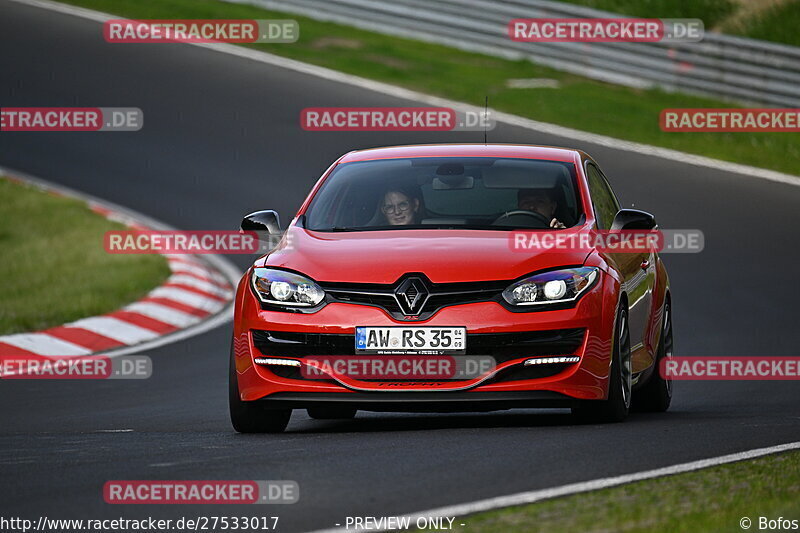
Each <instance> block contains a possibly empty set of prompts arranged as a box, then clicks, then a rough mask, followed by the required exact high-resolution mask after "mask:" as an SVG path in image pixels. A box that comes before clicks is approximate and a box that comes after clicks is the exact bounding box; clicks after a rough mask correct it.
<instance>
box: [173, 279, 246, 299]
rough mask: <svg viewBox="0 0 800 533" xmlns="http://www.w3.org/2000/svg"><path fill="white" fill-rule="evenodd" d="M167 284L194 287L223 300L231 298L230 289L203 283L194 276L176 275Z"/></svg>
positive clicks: (206, 282)
mask: <svg viewBox="0 0 800 533" xmlns="http://www.w3.org/2000/svg"><path fill="white" fill-rule="evenodd" d="M167 283H177V284H179V285H187V286H189V287H193V288H195V289H198V290H201V291H203V292H207V293H209V294H213V295H214V296H220V297H222V298H229V297H230V296H231V290H230V289H223V288H222V287H220V286H219V285H216V284H214V283H211V282H208V281H203V280H201V279H197V278H195V277H193V276H186V275H181V274H174V275H172V276H170V277H169V279H168V280H167Z"/></svg>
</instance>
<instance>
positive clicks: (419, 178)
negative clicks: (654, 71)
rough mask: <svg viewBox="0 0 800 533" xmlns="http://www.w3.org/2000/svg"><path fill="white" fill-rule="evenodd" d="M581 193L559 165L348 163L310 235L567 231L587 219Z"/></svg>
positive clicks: (317, 202)
mask: <svg viewBox="0 0 800 533" xmlns="http://www.w3.org/2000/svg"><path fill="white" fill-rule="evenodd" d="M576 190H577V188H576V178H575V166H574V165H573V164H572V163H564V162H560V161H544V160H534V159H513V158H491V157H479V158H463V157H445V158H429V157H425V158H409V159H383V160H374V161H359V162H353V163H344V164H341V165H338V166H337V167H336V168H335V169H334V171H333V173H332V174H331V175H330V176H329V177H328V179H327V180H326V181H325V183H324V184H323V185H322V187H321V188H320V190H319V191H318V192H317V194H316V195H315V196H314V199H313V200H312V202H311V205H310V206H309V208H308V210H307V212H306V219H305V227H306V228H308V229H310V230H314V231H369V230H386V229H431V228H434V229H435V228H440V229H459V228H463V229H491V230H510V229H515V228H516V229H547V228H550V227H551V226H552V227H558V228H561V227H570V226H574V225H575V224H577V223H578V222H579V221H580V219H581V216H582V210H581V205H580V201H579V197H578V195H577V194H576ZM553 219H555V220H556V221H557V224H555V223H553V222H552V221H553Z"/></svg>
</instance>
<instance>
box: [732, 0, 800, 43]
mask: <svg viewBox="0 0 800 533" xmlns="http://www.w3.org/2000/svg"><path fill="white" fill-rule="evenodd" d="M799 27H800V0H791V1H789V2H786V3H785V4H779V5H775V6H771V7H769V8H766V9H764V10H763V11H761V12H759V13H757V14H756V15H754V16H753V17H748V18H746V19H745V20H743V21H732V22H731V23H729V24H725V25H723V26H722V28H721V29H722V30H723V31H726V32H730V33H736V34H740V35H744V36H747V37H752V38H753V39H763V40H765V41H775V42H778V43H785V44H791V45H793V46H800V32H799V31H797V29H798V28H799Z"/></svg>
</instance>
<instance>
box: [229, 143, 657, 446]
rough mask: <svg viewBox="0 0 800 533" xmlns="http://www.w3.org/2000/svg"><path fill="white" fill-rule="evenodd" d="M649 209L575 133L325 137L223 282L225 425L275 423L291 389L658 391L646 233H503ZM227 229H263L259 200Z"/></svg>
mask: <svg viewBox="0 0 800 533" xmlns="http://www.w3.org/2000/svg"><path fill="white" fill-rule="evenodd" d="M655 228H656V222H655V220H654V218H653V216H652V215H650V214H648V213H645V212H643V211H636V210H631V209H620V206H619V202H618V201H617V198H616V196H615V195H614V193H613V191H612V190H611V187H610V186H609V183H608V180H607V179H606V177H605V176H604V174H603V172H602V171H601V170H600V168H599V166H598V165H597V163H595V162H594V161H593V160H592V159H591V157H589V156H588V155H587V154H585V153H583V152H581V151H578V150H570V149H563V148H551V147H539V146H524V145H498V144H489V145H477V144H475V145H473V144H466V145H457V144H447V145H420V146H400V147H390V148H378V149H371V150H359V151H353V152H350V153H348V154H345V155H344V156H342V157H340V158H339V159H338V160H337V161H336V162H335V163H334V164H333V165H332V166H331V167H330V168H329V169H328V170H327V171H326V172H325V174H324V175H323V176H322V177H321V178H320V180H319V181H318V182H317V184H316V186H315V187H314V188H313V190H312V191H311V193H310V194H309V196H308V198H307V199H306V200H305V202H304V203H303V205H302V206H301V207H300V210H299V211H298V213H297V215H296V216H295V218H294V219H293V220H292V221H291V223H290V224H289V227H288V228H287V229H286V231H285V233H283V234H282V235H283V236H282V238H280V241H279V243H278V245H277V246H276V247H275V248H274V249H272V250H271V252H270V253H268V254H267V255H265V256H263V257H261V258H259V259H258V260H257V261H256V262H255V263H254V264H253V266H252V267H251V268H250V269H249V270H248V271H247V272H246V274H245V275H244V277H243V278H242V280H241V282H240V283H239V286H238V292H237V296H236V311H235V319H234V331H233V343H232V349H231V358H230V414H231V420H232V423H233V427H234V428H235V429H236V430H237V431H240V432H276V431H283V430H284V429H285V428H286V425H287V424H288V421H289V418H290V416H291V412H292V409H307V410H308V413H309V415H310V416H311V417H313V418H350V417H353V416H355V414H356V411H357V410H359V409H361V410H369V411H414V412H417V411H420V412H421V411H436V412H445V411H488V410H497V409H510V408H518V407H560V408H570V409H572V412H573V413H574V414H575V415H576V417H578V418H579V419H581V420H588V421H597V422H614V421H621V420H623V419H624V418H625V417H626V416H627V414H628V412H629V410H630V409H631V406H632V404H633V405H634V406H635V407H636V408H637V409H640V410H649V411H665V410H666V409H667V408H668V407H669V404H670V400H671V396H672V385H671V383H670V381H669V380H668V379H664V378H663V377H662V376H661V374H660V372H659V371H658V364H659V361H660V360H661V359H663V358H665V357H670V356H671V355H672V316H671V311H670V309H671V307H670V288H669V281H668V278H667V273H666V270H665V268H664V265H663V263H662V261H661V259H660V258H659V256H658V254H657V252H656V251H654V250H652V249H647V250H639V251H636V252H635V253H631V252H627V253H621V252H620V253H616V252H609V251H608V250H605V249H599V248H597V247H592V246H590V247H589V248H586V247H585V246H576V247H571V248H569V247H549V248H536V247H534V248H532V249H531V248H524V247H523V248H522V249H520V247H519V246H517V244H519V243H520V242H528V241H527V240H526V239H528V238H530V237H531V236H544V235H556V236H566V237H580V236H581V235H589V234H592V235H594V234H596V233H598V230H600V232H602V230H610V231H611V232H614V231H617V230H644V231H653V230H654V229H655ZM242 229H243V230H245V231H259V232H269V233H270V234H271V235H273V236H278V235H281V230H280V227H279V223H278V216H277V214H276V213H275V212H274V211H258V212H256V213H252V214H250V215H248V216H247V217H245V219H244V220H243V221H242ZM593 232H594V233H593ZM520 235H521V236H522V240H521V241H518V240H517V239H519V238H520V237H519V236H520ZM582 242H586V241H582ZM589 242H594V241H589ZM351 363H355V364H351ZM404 364H405V365H406V366H405V367H404V366H403V365H404ZM426 365H427V366H426ZM470 366H471V370H470V368H468V367H470Z"/></svg>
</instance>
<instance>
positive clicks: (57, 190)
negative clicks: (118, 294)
mask: <svg viewBox="0 0 800 533" xmlns="http://www.w3.org/2000/svg"><path fill="white" fill-rule="evenodd" d="M0 175H3V176H5V177H6V178H8V179H10V180H12V181H17V182H20V183H25V184H29V185H33V186H35V187H37V188H40V189H42V190H44V191H46V192H48V193H50V194H54V195H57V196H64V197H69V198H77V199H80V200H83V201H85V202H86V203H87V204H88V206H89V208H90V209H92V211H95V212H96V213H98V214H100V215H102V216H104V217H106V218H107V219H109V220H113V221H116V222H121V223H123V224H125V225H126V226H127V227H128V228H130V229H139V230H170V229H173V228H170V227H168V226H166V225H165V224H163V223H160V222H158V221H155V220H152V219H150V218H148V217H146V216H144V215H140V214H138V213H135V212H133V211H131V210H129V209H126V208H123V207H120V206H116V205H113V204H111V203H109V202H105V201H102V200H98V199H96V198H93V197H91V196H88V195H86V194H83V193H80V192H77V191H73V190H71V189H67V188H65V187H61V186H57V185H53V184H50V183H47V182H44V181H42V180H40V179H37V178H33V177H30V176H25V175H22V174H20V173H18V172H15V171H12V170H7V169H3V168H0ZM165 257H166V258H167V262H168V264H169V268H170V270H171V272H172V274H171V275H170V276H169V278H167V280H166V281H165V282H164V283H163V284H162V285H160V286H159V287H157V288H155V289H153V290H152V291H150V292H149V293H148V294H147V296H145V297H144V298H142V299H141V300H139V301H136V302H134V303H131V304H129V305H126V306H125V307H123V308H121V309H119V310H117V311H114V312H112V313H108V314H105V315H101V316H94V317H89V318H82V319H80V320H76V321H75V322H70V323H68V324H64V325H61V326H57V327H54V328H50V329H46V330H43V331H37V332H32V333H18V334H13V335H3V336H0V357H2V356H6V357H9V356H11V357H13V356H17V357H19V356H22V357H36V356H45V357H47V356H62V357H64V356H66V357H74V356H85V355H91V354H97V353H104V354H107V355H124V354H125V353H134V352H137V351H142V350H145V349H148V348H154V347H157V346H160V345H163V344H167V343H169V342H174V341H177V340H180V339H183V338H187V337H189V336H192V335H195V334H198V333H201V332H203V331H207V330H208V329H211V328H213V327H216V326H218V325H220V324H222V323H224V322H227V321H228V320H230V319H231V318H232V316H233V303H232V302H233V298H234V295H235V291H236V288H235V287H236V284H237V283H238V280H239V277H240V276H241V272H240V271H239V269H237V268H236V267H235V266H234V265H233V264H232V263H230V262H229V261H227V260H226V259H224V258H223V257H220V256H210V255H209V256H206V255H204V256H196V255H188V254H187V255H171V254H165Z"/></svg>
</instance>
